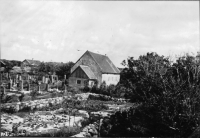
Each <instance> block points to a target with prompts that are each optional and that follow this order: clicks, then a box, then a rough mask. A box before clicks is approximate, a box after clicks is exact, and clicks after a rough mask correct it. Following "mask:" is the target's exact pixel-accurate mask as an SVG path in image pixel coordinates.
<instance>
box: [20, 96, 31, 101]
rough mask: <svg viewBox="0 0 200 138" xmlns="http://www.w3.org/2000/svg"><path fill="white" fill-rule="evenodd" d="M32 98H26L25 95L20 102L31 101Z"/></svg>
mask: <svg viewBox="0 0 200 138" xmlns="http://www.w3.org/2000/svg"><path fill="white" fill-rule="evenodd" d="M31 100H32V98H31V96H28V95H25V96H24V97H23V98H22V101H31Z"/></svg>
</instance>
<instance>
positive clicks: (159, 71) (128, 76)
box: [105, 53, 200, 137]
mask: <svg viewBox="0 0 200 138" xmlns="http://www.w3.org/2000/svg"><path fill="white" fill-rule="evenodd" d="M193 59H194V58H193V57H192V56H189V55H186V56H184V57H180V58H179V59H178V60H177V61H176V63H174V64H171V62H170V61H169V60H168V58H164V56H159V55H158V54H156V53H147V55H144V56H140V57H139V59H138V60H134V59H133V58H132V57H130V58H129V59H128V63H127V64H126V62H125V61H124V62H123V64H124V65H125V66H126V68H125V69H124V70H123V71H122V76H121V81H120V85H121V86H124V87H125V88H126V91H127V93H126V96H127V97H130V98H131V101H132V102H138V103H140V104H141V106H139V107H137V108H136V110H135V113H134V115H132V116H129V117H125V116H127V115H128V112H124V113H120V114H121V115H119V113H117V114H115V116H114V117H113V118H114V120H115V124H118V126H121V131H122V132H124V133H123V134H118V136H125V135H126V134H127V135H129V136H150V137H151V136H158V137H160V136H173V137H174V136H176V137H187V136H189V135H190V134H191V133H192V132H193V131H194V130H195V129H196V128H197V126H198V125H199V121H198V120H199V119H200V118H199V117H200V106H199V105H200V93H199V91H200V79H199V78H200V70H199V65H198V64H196V63H195V62H193V61H194V60H193ZM123 114H124V115H123ZM120 116H124V117H120ZM120 118H121V119H120ZM119 120H121V121H119ZM125 120H127V121H128V122H132V124H129V125H128V124H127V125H125V124H124V123H123V122H125ZM131 120H132V121H131ZM111 122H112V121H111ZM118 126H115V125H114V123H113V122H112V123H111V126H109V127H111V129H107V131H110V132H108V135H109V133H110V134H111V132H112V131H116V132H118ZM123 130H124V131H123ZM130 130H131V131H130ZM132 130H133V131H134V132H132ZM105 135H106V134H105Z"/></svg>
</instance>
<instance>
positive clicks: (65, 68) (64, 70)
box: [56, 62, 74, 79]
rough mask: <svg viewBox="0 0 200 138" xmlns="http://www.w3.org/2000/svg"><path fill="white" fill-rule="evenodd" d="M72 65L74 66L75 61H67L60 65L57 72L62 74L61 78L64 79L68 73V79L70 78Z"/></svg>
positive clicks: (59, 74)
mask: <svg viewBox="0 0 200 138" xmlns="http://www.w3.org/2000/svg"><path fill="white" fill-rule="evenodd" d="M72 66H74V63H73V62H67V63H63V64H61V65H60V66H59V68H58V70H57V71H56V74H57V75H58V76H62V77H61V78H62V79H64V75H66V79H68V78H69V75H70V70H71V68H72Z"/></svg>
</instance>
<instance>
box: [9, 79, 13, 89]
mask: <svg viewBox="0 0 200 138" xmlns="http://www.w3.org/2000/svg"><path fill="white" fill-rule="evenodd" d="M12 86H13V82H12V79H10V89H11V88H12Z"/></svg>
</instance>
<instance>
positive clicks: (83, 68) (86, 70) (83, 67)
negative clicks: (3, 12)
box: [80, 65, 96, 79]
mask: <svg viewBox="0 0 200 138" xmlns="http://www.w3.org/2000/svg"><path fill="white" fill-rule="evenodd" d="M80 68H81V69H82V70H83V71H84V72H85V74H86V75H87V76H88V78H89V79H96V77H95V75H94V73H93V72H92V70H91V69H90V67H88V66H84V65H80Z"/></svg>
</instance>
